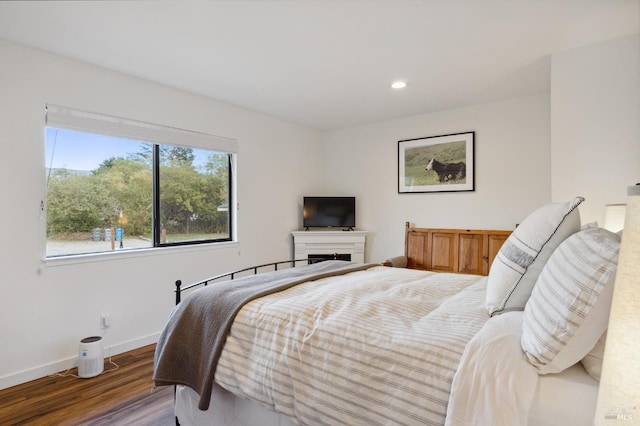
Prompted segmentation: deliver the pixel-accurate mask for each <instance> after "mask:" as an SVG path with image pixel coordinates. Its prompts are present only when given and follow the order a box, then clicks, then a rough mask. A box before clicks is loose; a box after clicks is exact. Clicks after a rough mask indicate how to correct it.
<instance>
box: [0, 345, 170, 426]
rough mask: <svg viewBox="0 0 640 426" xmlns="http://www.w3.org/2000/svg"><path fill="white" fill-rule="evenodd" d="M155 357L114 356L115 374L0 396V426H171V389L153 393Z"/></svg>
mask: <svg viewBox="0 0 640 426" xmlns="http://www.w3.org/2000/svg"><path fill="white" fill-rule="evenodd" d="M154 351H155V345H149V346H145V347H143V348H140V349H136V350H133V351H130V352H126V353H124V354H121V355H117V356H114V357H113V362H115V363H116V364H118V366H119V368H118V369H117V370H115V371H109V372H105V373H104V374H102V375H100V376H97V377H93V378H91V379H80V378H77V377H71V376H67V377H59V376H50V377H44V378H42V379H39V380H34V381H32V382H29V383H24V384H22V385H18V386H14V387H11V388H8V389H4V390H0V425H16V426H18V425H35V426H39V425H43V426H48V425H61V426H64V425H70V426H76V425H105V426H106V425H118V426H129V425H131V426H133V425H136V426H147V425H149V426H151V425H153V426H165V425H166V426H169V425H174V424H175V419H174V415H173V387H171V386H165V387H161V388H157V389H156V390H155V392H153V393H152V389H153V381H152V380H151V376H152V374H153V354H154ZM112 368H113V366H112V365H111V364H109V363H108V362H107V363H105V371H106V370H110V369H112ZM69 373H71V374H77V370H76V369H74V370H71V371H70V372H69Z"/></svg>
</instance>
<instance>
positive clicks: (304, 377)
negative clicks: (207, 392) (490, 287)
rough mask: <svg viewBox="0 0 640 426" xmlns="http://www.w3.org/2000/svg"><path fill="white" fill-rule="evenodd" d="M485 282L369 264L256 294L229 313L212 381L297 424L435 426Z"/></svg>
mask: <svg viewBox="0 0 640 426" xmlns="http://www.w3.org/2000/svg"><path fill="white" fill-rule="evenodd" d="M485 282H486V277H480V276H472V275H454V274H438V273H427V272H424V271H415V270H410V269H395V268H386V267H381V266H379V267H373V268H370V269H367V270H365V271H359V272H352V273H349V274H346V275H342V276H339V277H331V278H326V279H322V280H317V281H312V282H308V283H304V284H300V285H298V286H295V287H293V288H290V289H288V290H285V291H283V292H280V293H277V294H273V295H270V296H265V297H262V298H260V299H257V300H254V301H252V302H250V303H248V304H247V305H246V306H245V307H243V308H242V310H241V311H240V312H239V313H238V315H237V317H236V318H235V320H234V323H233V326H232V328H231V332H230V334H229V336H228V338H227V341H226V343H225V347H224V350H223V352H222V355H221V357H220V360H219V363H218V367H217V370H216V374H215V381H216V383H218V384H220V385H221V386H222V387H223V388H225V389H227V390H229V391H231V392H232V393H234V394H236V395H240V396H242V397H244V398H246V399H250V400H253V401H256V402H258V403H260V404H263V405H265V406H268V407H271V408H272V409H273V410H274V411H277V412H280V413H283V414H285V415H287V416H289V417H290V418H292V419H294V422H298V423H299V424H306V425H315V424H334V425H344V424H349V425H367V426H370V425H376V424H378V425H384V424H397V425H414V424H422V425H442V424H443V422H444V417H445V414H446V407H447V401H448V399H449V389H450V386H451V381H452V380H453V375H454V374H455V371H456V368H457V365H458V361H459V359H460V356H461V355H462V353H463V351H464V348H465V345H466V343H467V342H468V341H469V340H470V339H471V338H472V337H473V335H474V334H475V333H476V332H477V331H478V330H479V329H480V328H481V327H482V325H483V324H484V322H486V321H487V319H488V314H487V312H486V310H485V308H484V303H483V301H484V297H485V296H484V294H485V291H484V288H485V285H486V283H485ZM417 401H419V403H418V404H416V402H417Z"/></svg>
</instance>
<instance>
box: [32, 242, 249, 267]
mask: <svg viewBox="0 0 640 426" xmlns="http://www.w3.org/2000/svg"><path fill="white" fill-rule="evenodd" d="M236 247H238V242H237V241H229V242H223V243H209V244H194V245H186V246H171V247H149V248H141V249H134V250H115V251H110V252H102V253H87V254H75V255H69V256H60V257H49V258H46V259H45V260H44V264H45V266H46V267H47V268H49V267H56V266H66V265H77V264H82V263H95V262H111V261H118V260H122V259H132V258H136V257H151V256H164V255H168V254H176V253H180V254H184V253H189V252H198V251H204V250H222V249H233V248H236Z"/></svg>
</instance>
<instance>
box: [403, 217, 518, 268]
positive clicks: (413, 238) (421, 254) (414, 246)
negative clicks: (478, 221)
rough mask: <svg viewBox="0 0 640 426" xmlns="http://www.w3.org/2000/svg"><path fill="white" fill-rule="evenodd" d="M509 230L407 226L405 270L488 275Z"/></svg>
mask: <svg viewBox="0 0 640 426" xmlns="http://www.w3.org/2000/svg"><path fill="white" fill-rule="evenodd" d="M509 235H511V231H500V230H486V229H480V230H472V229H433V228H412V227H410V224H409V222H407V224H406V235H405V256H406V257H407V267H408V268H413V269H426V270H429V271H438V272H456V273H462V274H476V275H488V274H489V268H490V267H491V263H492V262H493V259H494V258H495V257H496V255H497V254H498V251H499V250H500V247H502V244H503V243H504V242H505V240H506V239H507V238H508V237H509Z"/></svg>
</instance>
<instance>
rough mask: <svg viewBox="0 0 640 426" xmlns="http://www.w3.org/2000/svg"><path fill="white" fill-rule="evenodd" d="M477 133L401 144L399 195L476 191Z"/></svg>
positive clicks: (403, 141) (444, 136)
mask: <svg viewBox="0 0 640 426" xmlns="http://www.w3.org/2000/svg"><path fill="white" fill-rule="evenodd" d="M474 149H475V132H464V133H452V134H448V135H440V136H428V137H424V138H416V139H406V140H401V141H398V193H400V194H408V193H423V192H466V191H475V162H474V161H475V159H474Z"/></svg>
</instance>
